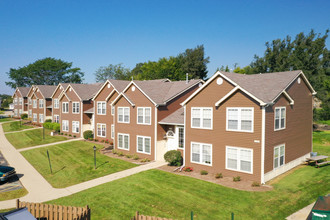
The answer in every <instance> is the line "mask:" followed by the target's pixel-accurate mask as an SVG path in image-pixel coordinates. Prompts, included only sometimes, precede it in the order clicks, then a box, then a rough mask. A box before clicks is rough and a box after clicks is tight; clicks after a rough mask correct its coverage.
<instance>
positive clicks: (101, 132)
mask: <svg viewBox="0 0 330 220" xmlns="http://www.w3.org/2000/svg"><path fill="white" fill-rule="evenodd" d="M105 133H106V125H105V124H99V123H97V136H98V137H105Z"/></svg>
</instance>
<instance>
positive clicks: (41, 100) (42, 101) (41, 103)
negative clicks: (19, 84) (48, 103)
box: [39, 99, 44, 108]
mask: <svg viewBox="0 0 330 220" xmlns="http://www.w3.org/2000/svg"><path fill="white" fill-rule="evenodd" d="M43 107H44V100H43V99H39V108H43Z"/></svg>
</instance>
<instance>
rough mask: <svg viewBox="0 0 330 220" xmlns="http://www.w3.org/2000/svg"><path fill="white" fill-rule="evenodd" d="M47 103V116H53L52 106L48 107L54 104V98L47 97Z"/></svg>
mask: <svg viewBox="0 0 330 220" xmlns="http://www.w3.org/2000/svg"><path fill="white" fill-rule="evenodd" d="M45 105H46V106H45V108H46V116H52V108H47V106H52V99H46V103H45ZM52 120H53V119H52Z"/></svg>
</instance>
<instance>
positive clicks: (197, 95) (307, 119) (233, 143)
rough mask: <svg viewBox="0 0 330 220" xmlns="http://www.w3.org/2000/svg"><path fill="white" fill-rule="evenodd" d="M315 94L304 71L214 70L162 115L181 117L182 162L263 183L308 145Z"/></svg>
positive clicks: (294, 161) (300, 156)
mask: <svg viewBox="0 0 330 220" xmlns="http://www.w3.org/2000/svg"><path fill="white" fill-rule="evenodd" d="M315 94H316V92H315V91H314V89H313V88H312V86H311V85H310V83H309V82H308V80H307V79H306V77H305V75H304V74H303V72H302V71H290V72H278V73H265V74H255V75H243V74H236V73H226V72H219V71H218V72H217V73H215V74H214V75H213V76H212V77H211V78H210V79H209V80H208V81H207V82H206V83H205V84H204V85H203V86H202V87H201V88H199V89H198V90H197V91H195V92H194V93H193V94H192V95H191V96H190V97H189V98H188V99H186V100H185V101H184V102H183V103H182V106H183V110H182V109H180V112H176V113H173V114H176V115H172V116H169V117H167V118H166V119H164V120H167V121H168V122H172V123H174V122H179V123H180V124H181V123H182V122H184V128H185V130H184V132H185V133H184V139H185V140H184V146H183V158H184V164H185V166H192V167H194V169H196V170H207V171H209V172H212V173H222V174H223V175H225V176H240V177H241V178H242V179H247V180H252V181H257V182H261V183H265V182H266V181H268V180H270V179H272V178H274V177H276V176H277V175H280V174H282V173H284V172H286V171H288V170H289V169H291V168H293V167H295V166H297V165H299V164H300V163H301V162H302V161H304V160H305V158H306V157H308V156H309V153H310V152H311V151H312V120H313V106H312V100H313V95H315ZM182 116H184V118H182ZM170 117H172V119H171V118H170Z"/></svg>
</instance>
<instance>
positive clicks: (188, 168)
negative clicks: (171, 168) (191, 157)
mask: <svg viewBox="0 0 330 220" xmlns="http://www.w3.org/2000/svg"><path fill="white" fill-rule="evenodd" d="M183 170H184V171H185V172H191V171H193V170H194V169H193V168H192V167H185V168H184V169H183Z"/></svg>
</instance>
